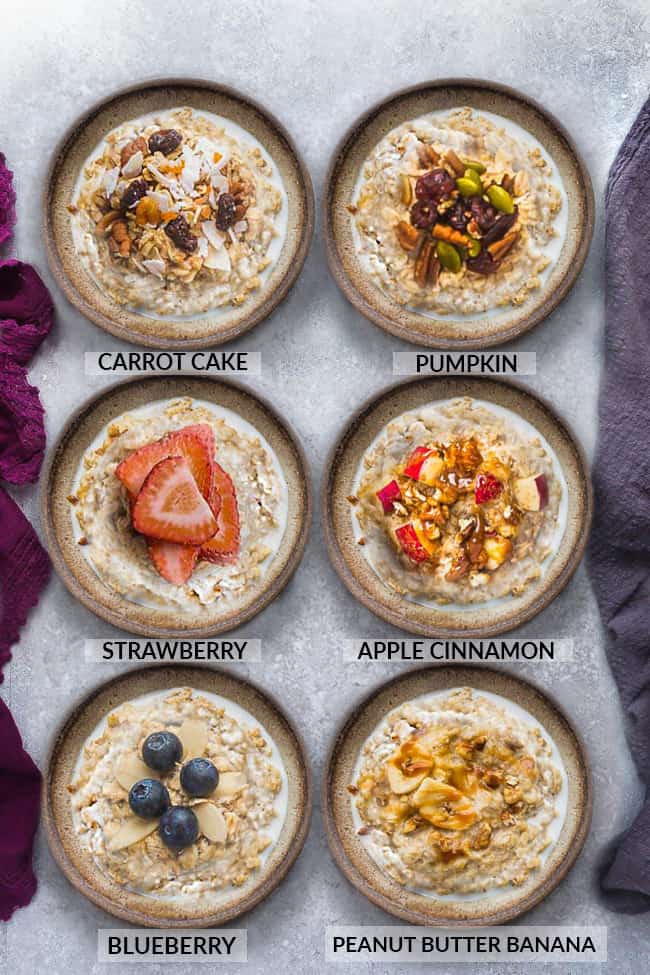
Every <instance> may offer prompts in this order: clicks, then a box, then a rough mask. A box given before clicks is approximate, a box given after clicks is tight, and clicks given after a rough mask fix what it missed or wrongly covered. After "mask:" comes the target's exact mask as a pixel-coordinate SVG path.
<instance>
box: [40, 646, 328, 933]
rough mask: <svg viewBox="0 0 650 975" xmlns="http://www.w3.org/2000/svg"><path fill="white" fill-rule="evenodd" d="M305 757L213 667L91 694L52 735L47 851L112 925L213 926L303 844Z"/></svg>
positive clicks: (154, 673) (272, 880) (233, 680)
mask: <svg viewBox="0 0 650 975" xmlns="http://www.w3.org/2000/svg"><path fill="white" fill-rule="evenodd" d="M310 805H311V794H310V781H309V772H308V769H307V766H306V764H305V758H304V751H303V746H302V743H301V742H300V739H299V738H298V736H297V735H296V732H295V731H294V729H293V727H292V725H291V722H290V721H289V719H288V718H287V716H286V715H285V714H284V713H283V711H282V710H281V709H280V707H279V706H278V705H277V704H276V703H275V702H274V701H272V700H271V699H270V698H268V697H267V695H266V694H264V693H263V692H262V691H261V690H259V689H258V688H256V687H255V686H254V685H252V684H250V683H249V682H248V681H246V680H243V679H240V678H238V677H235V676H233V675H232V674H230V673H228V672H226V671H221V670H219V669H218V668H213V667H210V668H207V667H198V666H186V665H182V664H175V665H174V666H162V667H161V666H154V667H148V668H146V669H142V670H132V671H130V672H129V673H126V674H123V675H121V676H120V677H117V678H114V679H112V680H110V681H108V682H107V683H105V684H103V685H101V686H100V687H98V688H97V689H96V690H95V691H93V692H92V693H91V694H89V695H88V697H87V698H86V699H85V700H83V701H81V702H80V703H79V704H78V705H76V706H75V708H74V710H73V711H72V713H71V714H70V715H69V717H68V718H67V719H66V721H65V723H64V725H63V726H62V727H61V729H60V730H59V732H58V733H57V734H56V736H55V737H54V743H53V747H52V751H51V753H50V756H49V759H48V762H47V767H46V770H45V775H44V792H43V821H44V826H45V830H46V833H47V838H48V842H49V844H50V849H51V851H52V853H53V855H54V857H55V859H56V861H57V863H58V864H59V866H60V867H61V869H62V870H63V871H64V873H65V875H66V876H67V877H68V879H69V880H70V881H71V882H72V884H73V885H74V886H75V887H76V888H77V889H78V890H79V891H80V892H81V893H82V894H84V895H85V896H87V897H88V898H90V900H92V901H93V902H94V903H95V904H97V905H98V906H100V907H102V908H103V909H104V910H107V911H109V912H110V913H112V914H114V915H115V916H116V917H119V918H122V919H124V920H126V921H129V922H131V923H134V924H144V925H147V926H152V927H159V926H161V925H162V926H165V927H176V926H185V927H188V926H189V927H191V926H193V925H195V926H216V925H218V924H223V923H225V922H226V921H228V920H232V919H234V918H236V917H238V916H239V915H240V914H241V913H243V912H244V911H246V910H250V908H251V907H253V906H254V905H255V904H257V903H259V901H260V900H262V899H263V898H264V897H265V896H267V894H268V893H269V892H270V891H271V890H272V889H273V888H274V887H275V886H276V885H277V884H278V883H280V881H281V880H282V878H283V877H284V876H285V874H286V873H287V871H288V870H289V869H290V867H291V866H292V864H293V862H294V860H295V858H296V857H297V856H298V854H299V852H300V850H301V848H302V845H303V843H304V839H305V836H306V832H307V828H308V823H309V815H310Z"/></svg>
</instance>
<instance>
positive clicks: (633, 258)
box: [589, 99, 650, 913]
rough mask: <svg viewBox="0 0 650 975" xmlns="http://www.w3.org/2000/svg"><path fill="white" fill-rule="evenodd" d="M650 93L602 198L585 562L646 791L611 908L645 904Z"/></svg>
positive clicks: (606, 886)
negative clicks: (592, 505)
mask: <svg viewBox="0 0 650 975" xmlns="http://www.w3.org/2000/svg"><path fill="white" fill-rule="evenodd" d="M649 169H650V99H648V101H647V102H646V104H645V106H644V107H643V109H642V110H641V112H640V114H639V116H638V118H637V119H636V121H635V123H634V125H633V126H632V129H631V130H630V133H629V135H628V136H627V138H626V139H625V142H624V143H623V145H622V147H621V149H620V151H619V154H618V156H617V158H616V160H615V162H614V165H613V166H612V169H611V172H610V174H609V181H608V185H607V195H606V200H605V208H606V218H607V234H606V258H607V275H606V287H607V297H606V329H605V337H606V353H605V373H604V378H603V383H602V387H601V393H600V404H599V415H600V428H599V435H598V450H597V457H596V464H595V467H594V472H593V476H594V489H595V496H596V509H595V510H596V515H595V521H594V527H593V532H592V536H591V542H590V550H589V565H590V570H591V577H592V581H593V584H594V590H595V593H596V597H597V599H598V603H599V606H600V612H601V615H602V618H603V622H604V623H605V625H606V627H607V629H608V631H609V636H610V640H609V647H608V655H609V661H610V664H611V668H612V671H613V673H614V677H615V678H616V681H617V682H618V686H619V690H620V694H621V699H622V702H623V707H624V708H625V711H626V714H627V716H628V718H629V726H630V727H629V740H630V746H631V749H632V754H633V756H634V759H635V761H636V765H637V769H638V771H639V775H640V776H641V779H642V780H643V782H644V783H645V785H646V787H647V789H648V790H649V794H648V795H647V796H646V800H645V804H644V806H643V808H642V809H641V812H640V813H639V814H638V816H637V818H636V819H635V821H634V823H633V824H632V826H631V827H630V829H629V830H628V832H627V833H625V834H624V835H623V837H622V838H619V840H618V841H617V842H615V843H614V845H613V847H612V849H610V850H609V851H608V853H607V855H606V857H605V862H604V864H603V867H602V872H601V888H602V890H603V893H604V896H605V899H606V901H607V903H608V905H609V906H610V907H611V908H612V909H613V910H618V911H622V912H626V913H627V912H639V911H647V910H650V448H649V440H648V431H650V272H649V271H648V257H647V245H648V239H649V237H648V234H649V232H648V227H650V196H648V193H647V174H648V171H649Z"/></svg>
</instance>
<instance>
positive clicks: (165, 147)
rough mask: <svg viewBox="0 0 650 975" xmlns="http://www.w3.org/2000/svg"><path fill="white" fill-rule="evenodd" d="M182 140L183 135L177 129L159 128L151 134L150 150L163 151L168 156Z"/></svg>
mask: <svg viewBox="0 0 650 975" xmlns="http://www.w3.org/2000/svg"><path fill="white" fill-rule="evenodd" d="M182 141H183V136H182V135H181V134H180V132H177V131H176V129H158V131H157V132H154V133H153V135H150V136H149V152H162V154H163V156H168V155H169V154H170V153H172V152H173V151H174V149H178V147H179V146H180V144H181V142H182Z"/></svg>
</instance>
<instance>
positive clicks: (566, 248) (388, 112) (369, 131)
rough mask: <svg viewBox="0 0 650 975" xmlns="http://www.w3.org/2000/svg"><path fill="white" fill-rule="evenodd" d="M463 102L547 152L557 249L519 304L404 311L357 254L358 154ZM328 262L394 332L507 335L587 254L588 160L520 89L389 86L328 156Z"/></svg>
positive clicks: (547, 308) (429, 338) (466, 340)
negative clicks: (563, 227)
mask: <svg viewBox="0 0 650 975" xmlns="http://www.w3.org/2000/svg"><path fill="white" fill-rule="evenodd" d="M463 106H469V107H471V108H473V109H475V110H476V111H478V112H480V111H485V112H491V113H493V114H495V115H499V116H501V117H502V118H506V119H509V120H511V121H513V122H516V123H517V124H518V125H519V126H521V128H523V129H525V130H526V131H528V132H530V133H531V135H533V136H534V137H535V138H536V139H537V140H538V141H539V142H540V143H541V144H542V146H543V147H544V148H545V149H546V151H547V153H548V154H549V155H550V156H552V158H553V160H554V162H555V164H556V166H557V168H558V170H559V173H560V175H561V177H562V181H563V183H564V187H565V190H566V194H567V200H568V208H569V209H568V227H567V233H566V238H565V241H564V245H563V247H562V250H561V253H560V255H559V257H558V259H557V261H556V263H555V265H554V267H553V268H552V270H551V272H550V274H549V276H548V277H547V278H546V280H545V282H544V284H543V286H542V287H541V288H540V289H539V290H537V291H534V292H532V293H531V294H530V295H529V296H528V298H527V299H526V301H525V302H524V304H523V305H521V306H519V307H512V306H509V307H508V308H507V309H503V311H500V312H499V313H498V314H491V315H490V316H485V315H482V316H478V317H472V316H470V315H468V316H464V317H462V319H461V320H460V321H451V320H450V319H449V318H445V317H444V316H440V317H438V318H436V317H435V316H429V315H423V314H420V313H418V312H416V311H410V310H409V309H408V308H406V307H403V306H401V305H399V304H397V302H395V301H393V300H392V299H391V298H390V297H389V296H388V295H386V294H384V292H383V291H381V290H380V289H379V288H378V287H377V286H376V285H375V284H374V283H373V282H372V280H371V279H370V278H369V277H368V275H367V274H366V273H365V271H364V269H363V267H362V264H361V262H360V260H359V257H358V254H357V249H356V246H355V242H354V238H353V233H352V220H351V217H350V213H349V211H348V209H347V207H348V206H349V205H350V204H351V202H352V198H353V193H354V187H355V184H356V181H357V178H358V175H359V172H360V170H361V166H362V165H363V163H364V161H365V160H366V158H367V157H368V155H369V154H370V152H372V150H373V149H374V147H375V146H376V145H377V143H378V142H379V141H380V140H381V139H382V138H383V137H384V136H385V135H387V134H388V132H390V131H391V130H392V129H394V128H396V127H397V126H398V125H401V124H402V123H404V122H407V121H409V120H410V119H415V118H418V117H419V116H421V115H425V114H427V113H428V112H432V111H439V110H449V109H452V108H461V107H463ZM324 208H325V209H324V221H325V239H326V243H327V256H328V261H329V265H330V270H331V272H332V274H333V275H334V279H335V280H336V282H337V284H338V285H339V287H340V288H341V290H342V291H343V293H344V294H345V296H346V297H347V298H348V300H349V301H350V302H352V304H353V305H354V306H355V308H357V309H358V310H359V311H360V312H361V313H362V314H363V315H365V316H366V318H369V319H370V321H372V322H374V323H375V325H379V326H380V327H381V328H384V329H386V331H388V332H392V334H393V335H397V336H398V337H399V338H402V339H407V340H408V341H410V342H416V343H417V344H419V345H426V346H433V347H435V348H439V349H464V348H471V349H477V348H485V347H487V346H491V345H498V344H499V343H502V342H507V341H509V340H511V339H513V338H515V336H517V335H521V334H522V333H523V332H526V331H528V330H529V329H531V328H533V326H535V325H538V324H539V322H541V321H543V320H544V319H545V318H546V316H547V315H549V314H550V313H551V312H552V311H553V309H554V308H556V307H557V305H558V304H559V303H560V302H561V301H562V299H563V298H564V297H565V295H567V294H568V292H569V290H570V289H571V287H572V286H573V284H574V283H575V281H576V278H577V277H578V274H579V273H580V270H581V269H582V266H583V264H584V262H585V259H586V257H587V252H588V250H589V245H590V243H591V237H592V234H593V227H594V194H593V189H592V186H591V179H590V177H589V173H588V171H587V168H586V166H585V164H584V162H583V161H582V159H581V157H580V155H579V153H578V150H577V149H576V147H575V145H574V143H573V141H572V139H571V137H570V136H569V134H568V133H567V132H566V130H565V129H564V127H563V126H562V125H561V124H560V122H558V121H557V119H555V118H554V117H553V116H552V115H550V114H549V113H548V112H547V111H546V110H545V109H543V108H542V107H541V105H538V104H537V102H535V101H533V99H532V98H528V97H527V96H526V95H522V94H521V93H520V92H518V91H515V90H514V89H512V88H508V87H506V86H505V85H499V84H496V83H494V82H487V81H479V80H475V79H471V78H456V79H454V78H445V79H442V80H439V81H430V82H425V83H424V84H420V85H416V86H415V87H412V88H405V89H402V90H401V91H398V92H395V93H394V94H393V95H390V96H389V97H388V98H386V99H384V100H383V101H381V102H379V103H378V104H377V105H373V107H372V108H370V109H369V110H368V111H367V112H365V113H364V114H363V115H362V116H361V117H360V118H359V119H357V121H356V122H354V124H353V125H352V126H351V127H350V129H348V131H347V132H346V134H345V135H344V136H343V138H342V139H341V141H340V143H339V144H338V146H337V147H336V149H335V151H334V154H333V156H332V160H331V163H330V169H329V174H328V178H327V184H326V193H325V199H324Z"/></svg>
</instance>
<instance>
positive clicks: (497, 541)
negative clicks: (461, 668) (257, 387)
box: [325, 380, 590, 634]
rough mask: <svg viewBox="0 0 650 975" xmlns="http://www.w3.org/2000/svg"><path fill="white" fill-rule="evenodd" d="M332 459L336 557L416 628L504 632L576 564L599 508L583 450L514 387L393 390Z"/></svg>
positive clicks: (379, 601) (358, 587) (415, 385)
mask: <svg viewBox="0 0 650 975" xmlns="http://www.w3.org/2000/svg"><path fill="white" fill-rule="evenodd" d="M427 389H428V390H429V391H430V393H431V394H433V395H435V398H434V399H431V400H429V401H427V399H426V390H427ZM454 391H456V392H457V393H458V395H453V394H454ZM445 392H449V393H450V394H451V395H449V396H447V395H444V394H445ZM486 393H487V395H486ZM404 407H406V408H404ZM334 457H335V460H334V465H333V469H332V472H331V476H330V481H329V484H328V486H327V492H328V494H327V496H326V498H325V505H326V519H327V523H328V526H329V528H330V533H329V541H330V552H331V554H332V556H333V558H334V564H335V566H336V567H337V568H338V569H339V571H340V572H341V574H342V577H343V579H344V581H345V582H346V584H347V585H349V587H350V588H351V589H352V591H353V592H354V594H355V595H357V596H358V597H359V598H362V601H364V602H365V603H366V605H369V606H370V608H371V609H373V610H374V611H375V612H378V613H379V615H382V616H384V618H387V619H391V621H394V622H397V621H399V623H398V625H402V626H405V627H406V628H407V629H412V630H413V631H414V632H422V633H426V634H429V633H431V634H434V633H435V634H437V633H442V632H443V631H444V632H452V631H453V633H463V632H468V631H478V630H479V629H480V630H481V631H482V632H483V633H484V634H485V632H486V629H487V628H489V629H490V630H491V631H492V632H501V631H502V630H503V629H508V628H510V627H511V626H513V625H515V624H514V621H515V620H519V619H522V618H524V616H525V615H527V616H529V615H532V613H534V612H535V611H537V609H536V607H539V606H540V605H544V604H545V601H548V599H549V598H550V597H549V592H553V591H554V590H556V589H557V585H558V583H559V582H560V580H566V578H568V576H567V572H568V571H571V570H572V569H571V567H572V566H575V564H577V563H576V556H577V557H579V554H578V553H577V552H576V550H575V548H573V547H572V545H573V542H574V541H575V543H576V544H578V545H579V546H580V545H583V544H584V537H583V535H582V532H581V527H582V524H583V521H584V519H585V518H587V519H588V517H589V509H590V494H589V486H588V482H587V481H586V480H585V477H586V475H585V472H584V468H583V463H582V459H581V456H580V454H579V452H578V451H577V449H576V447H575V445H574V444H573V442H572V441H571V439H570V437H569V435H568V434H566V432H565V431H563V428H562V426H561V424H560V422H559V421H557V419H556V418H555V417H553V416H552V414H550V413H549V412H548V411H547V410H546V409H545V407H544V406H542V404H540V403H539V402H538V401H536V400H535V399H534V398H533V397H532V396H530V395H529V394H527V393H524V391H523V390H520V389H519V388H517V387H514V386H510V385H507V384H500V383H493V382H490V381H483V380H476V381H473V380H469V381H459V380H455V381H454V380H448V381H444V380H428V381H427V380H418V381H415V382H412V383H405V384H402V385H401V386H396V387H393V388H392V389H391V390H388V391H386V393H385V394H383V395H382V396H380V397H379V398H378V399H377V400H374V401H373V402H372V403H370V404H368V406H367V407H366V408H364V410H363V411H362V412H361V414H360V415H359V416H358V417H357V418H356V419H355V420H353V421H352V424H351V425H350V426H349V427H348V430H347V431H346V433H345V434H344V438H343V441H342V444H340V445H339V447H338V448H337V451H336V452H335V454H334ZM346 507H347V511H346Z"/></svg>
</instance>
